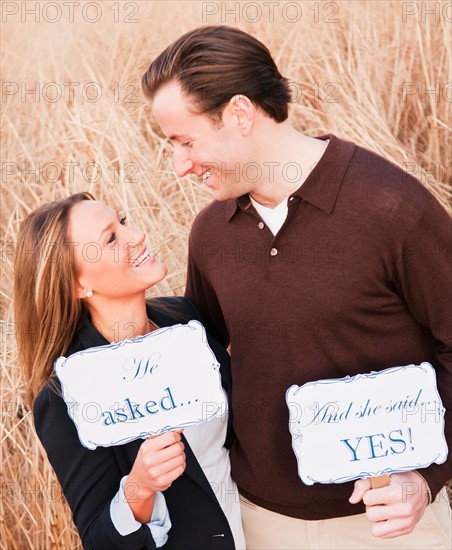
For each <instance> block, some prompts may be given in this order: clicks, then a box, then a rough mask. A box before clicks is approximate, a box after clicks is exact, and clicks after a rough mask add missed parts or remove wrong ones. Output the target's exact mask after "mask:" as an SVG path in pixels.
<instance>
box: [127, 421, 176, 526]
mask: <svg viewBox="0 0 452 550" xmlns="http://www.w3.org/2000/svg"><path fill="white" fill-rule="evenodd" d="M181 433H182V430H174V431H173V432H166V433H164V434H162V435H158V436H155V437H151V438H148V439H146V440H145V441H144V442H143V443H142V444H141V446H140V449H139V451H138V454H137V457H136V459H135V462H134V464H133V467H132V470H131V471H130V474H129V475H128V476H127V478H126V480H125V483H124V495H125V497H126V499H127V502H128V503H129V506H130V508H131V509H132V512H133V515H134V516H135V519H136V520H137V521H139V522H141V523H149V521H150V520H151V516H152V510H153V508H154V501H155V494H156V493H157V492H158V491H164V490H165V489H168V487H170V485H171V484H172V482H173V481H174V480H175V479H177V478H178V477H179V476H180V475H182V474H183V472H184V470H185V453H184V444H183V443H182V441H181Z"/></svg>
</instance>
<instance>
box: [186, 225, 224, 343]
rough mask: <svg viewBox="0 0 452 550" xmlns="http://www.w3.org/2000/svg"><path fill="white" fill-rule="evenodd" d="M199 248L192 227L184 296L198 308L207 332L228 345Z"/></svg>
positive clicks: (222, 319) (219, 308) (222, 318)
mask: <svg viewBox="0 0 452 550" xmlns="http://www.w3.org/2000/svg"><path fill="white" fill-rule="evenodd" d="M201 248H202V245H201V243H199V242H197V239H196V236H195V231H194V230H193V229H192V231H191V233H190V238H189V244H188V266H187V286H186V289H185V296H186V298H188V299H189V300H191V301H192V302H193V303H194V304H195V306H196V307H197V308H198V309H199V312H200V313H201V316H202V318H203V320H204V325H205V327H206V330H207V332H208V333H210V334H211V335H212V336H213V337H214V338H216V339H217V340H218V341H219V342H221V343H222V344H223V345H224V346H225V347H228V345H229V342H230V340H229V332H228V329H227V326H226V323H225V320H224V317H223V312H222V310H221V306H220V304H219V302H218V298H217V295H216V293H215V291H214V290H213V288H212V286H211V285H210V283H209V281H208V280H207V277H206V275H205V267H206V266H205V265H203V258H202V254H199V251H200V249H201ZM204 263H205V262H204ZM203 268H204V269H203Z"/></svg>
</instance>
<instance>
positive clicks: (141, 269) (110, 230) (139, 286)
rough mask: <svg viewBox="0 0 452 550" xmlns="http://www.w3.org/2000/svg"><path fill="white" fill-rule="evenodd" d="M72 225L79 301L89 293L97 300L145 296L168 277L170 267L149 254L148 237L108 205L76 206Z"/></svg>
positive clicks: (72, 213) (99, 203)
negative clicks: (147, 291)
mask: <svg viewBox="0 0 452 550" xmlns="http://www.w3.org/2000/svg"><path fill="white" fill-rule="evenodd" d="M69 223H70V226H69V235H70V238H71V246H72V250H73V251H74V252H73V254H74V259H75V263H76V266H77V272H78V282H79V284H80V289H79V290H78V293H79V297H81V298H83V297H84V296H85V294H86V292H87V291H89V290H92V291H93V293H94V295H95V296H96V299H99V298H101V297H104V298H125V297H131V296H133V295H137V294H140V293H141V294H144V291H145V290H146V289H147V288H149V287H150V286H152V285H154V284H156V283H158V282H159V281H161V280H162V279H163V278H164V277H165V275H166V273H167V267H166V266H165V265H164V264H162V263H160V262H159V261H157V260H156V259H155V258H154V256H152V255H151V253H150V252H148V250H147V248H146V244H145V237H146V236H145V234H144V233H143V232H142V231H140V230H139V229H135V228H134V227H132V226H130V225H127V222H126V219H125V216H120V215H119V214H118V213H117V212H115V211H114V210H112V209H111V208H109V207H108V206H106V205H105V204H103V203H101V202H97V201H81V202H79V203H77V204H75V205H74V206H73V207H72V209H71V214H70V222H69Z"/></svg>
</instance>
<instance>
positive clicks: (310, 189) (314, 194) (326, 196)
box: [226, 134, 356, 222]
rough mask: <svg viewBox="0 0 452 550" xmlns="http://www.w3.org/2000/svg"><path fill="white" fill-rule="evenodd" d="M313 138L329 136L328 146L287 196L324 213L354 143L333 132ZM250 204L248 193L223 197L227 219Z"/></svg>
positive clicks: (335, 193)
mask: <svg viewBox="0 0 452 550" xmlns="http://www.w3.org/2000/svg"><path fill="white" fill-rule="evenodd" d="M317 139H321V140H323V141H326V140H328V139H329V140H330V142H329V144H328V147H327V148H326V150H325V152H324V154H323V155H322V158H321V159H320V160H319V162H318V164H317V166H316V167H315V168H314V169H313V170H312V172H311V173H310V174H309V176H308V177H307V178H306V180H305V181H304V182H303V184H302V185H301V186H300V187H299V188H298V189H297V190H296V191H294V192H293V193H292V195H290V197H298V198H300V199H301V200H304V201H306V202H308V203H309V204H312V205H313V206H315V207H317V208H319V209H320V210H322V211H323V212H325V213H326V214H331V212H332V211H333V209H334V205H335V203H336V199H337V196H338V194H339V189H340V186H341V183H342V181H343V179H344V177H345V174H346V172H347V169H348V166H349V164H350V161H351V158H352V156H353V153H354V152H355V147H356V146H355V144H354V143H352V142H350V141H345V140H343V139H339V138H337V137H336V136H334V135H333V134H327V135H324V136H320V137H318V138H317ZM290 197H289V198H290ZM250 208H251V201H250V198H249V195H248V194H246V195H242V196H241V197H239V198H237V199H231V200H228V201H226V221H228V222H229V221H231V219H232V218H233V216H234V214H235V213H236V212H237V210H239V209H240V210H242V211H244V212H246V211H248V210H249V209H250Z"/></svg>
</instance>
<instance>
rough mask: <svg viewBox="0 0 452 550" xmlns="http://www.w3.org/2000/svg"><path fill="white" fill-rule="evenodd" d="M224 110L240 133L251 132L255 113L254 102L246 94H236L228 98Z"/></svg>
mask: <svg viewBox="0 0 452 550" xmlns="http://www.w3.org/2000/svg"><path fill="white" fill-rule="evenodd" d="M226 111H227V116H229V117H231V118H232V121H233V123H234V124H235V126H236V127H237V128H238V129H239V130H240V132H241V133H242V135H244V136H247V135H248V134H249V133H250V132H251V128H252V126H253V122H254V117H255V115H256V106H255V105H254V103H253V102H252V101H251V100H250V99H249V98H248V97H246V95H243V94H236V95H235V96H233V97H231V99H230V100H229V103H228V105H227V107H226Z"/></svg>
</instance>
